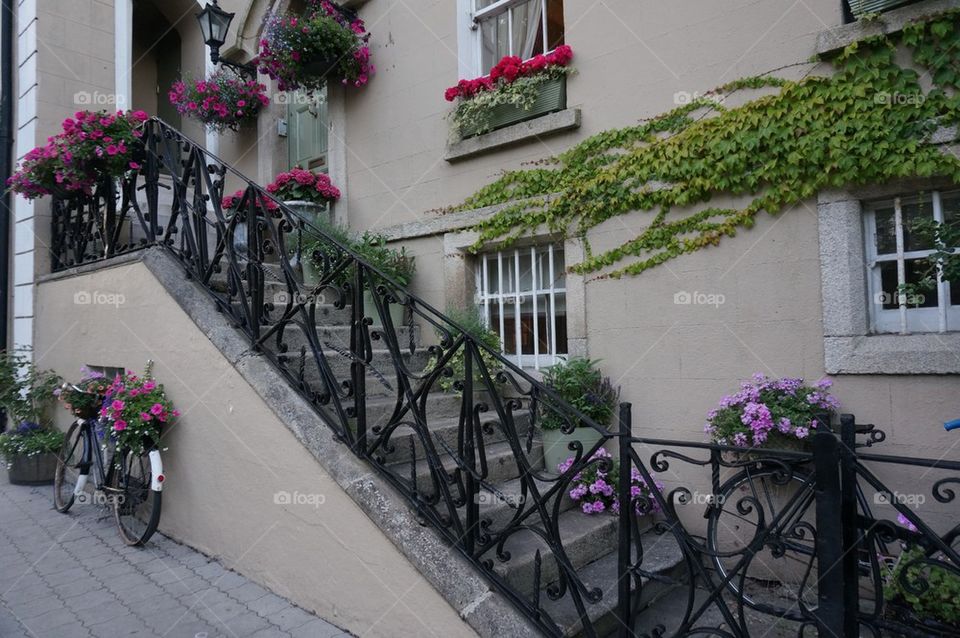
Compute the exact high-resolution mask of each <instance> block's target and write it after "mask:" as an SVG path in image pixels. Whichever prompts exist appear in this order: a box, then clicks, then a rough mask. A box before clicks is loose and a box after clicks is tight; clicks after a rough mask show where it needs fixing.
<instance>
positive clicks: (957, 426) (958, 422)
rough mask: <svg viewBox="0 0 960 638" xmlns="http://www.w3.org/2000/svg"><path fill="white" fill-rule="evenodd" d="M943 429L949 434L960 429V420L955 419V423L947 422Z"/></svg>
mask: <svg viewBox="0 0 960 638" xmlns="http://www.w3.org/2000/svg"><path fill="white" fill-rule="evenodd" d="M943 427H944V428H945V429H946V430H947V432H949V431H950V430H958V429H960V419H954V420H953V421H947V422H946V423H944V424H943Z"/></svg>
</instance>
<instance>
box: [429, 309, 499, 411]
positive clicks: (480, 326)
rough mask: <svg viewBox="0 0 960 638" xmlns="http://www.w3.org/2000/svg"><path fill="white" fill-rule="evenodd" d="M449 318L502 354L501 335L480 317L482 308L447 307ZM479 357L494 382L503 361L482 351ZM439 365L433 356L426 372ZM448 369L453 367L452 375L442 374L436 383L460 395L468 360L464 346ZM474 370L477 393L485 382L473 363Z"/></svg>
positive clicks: (455, 353) (449, 362)
mask: <svg viewBox="0 0 960 638" xmlns="http://www.w3.org/2000/svg"><path fill="white" fill-rule="evenodd" d="M447 316H448V317H450V319H452V320H453V322H454V323H456V324H457V325H459V326H461V327H462V328H463V329H464V331H465V332H466V333H467V334H468V335H470V336H471V337H473V339H474V340H476V341H478V342H480V343H482V344H483V345H485V346H487V347H488V348H490V349H491V350H493V351H494V352H500V351H501V348H500V336H499V335H498V334H497V333H496V332H494V331H493V330H490V329H489V328H488V327H487V325H486V324H485V323H484V321H483V317H481V316H480V310H479V308H477V307H476V306H473V305H470V306H466V307H463V308H447ZM480 357H481V358H482V359H483V364H484V366H485V367H486V368H487V371H488V372H489V373H490V376H491V378H494V381H495V380H496V379H495V375H496V373H497V371H498V370H499V369H500V368H501V365H500V361H499V360H498V359H497V358H496V357H494V356H493V355H492V354H490V353H488V352H487V351H485V350H483V349H481V350H480ZM438 362H439V360H438V358H437V357H435V356H434V357H430V359H429V360H428V361H427V365H426V367H425V368H424V370H428V371H429V370H433V369H434V368H435V367H436V366H437V363H438ZM446 367H448V368H450V370H451V371H452V372H453V375H452V376H446V375H441V376H440V378H439V379H438V380H437V385H439V386H440V389H441V390H443V391H444V392H452V393H456V394H460V390H458V388H457V382H458V381H462V380H463V379H464V377H465V375H466V369H465V368H466V361H465V355H464V349H463V348H462V347H461V348H458V349H457V351H456V352H454V353H453V356H452V357H450V360H449V361H448V362H447V366H446ZM473 370H474V374H473V384H474V389H476V390H478V391H479V390H483V387H482V386H481V385H480V384H481V383H482V378H481V376H480V370H479V367H478V366H477V365H476V364H474V367H473Z"/></svg>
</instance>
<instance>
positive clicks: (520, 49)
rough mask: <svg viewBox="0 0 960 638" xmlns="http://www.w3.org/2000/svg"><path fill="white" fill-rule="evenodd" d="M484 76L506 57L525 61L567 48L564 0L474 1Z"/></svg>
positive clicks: (481, 66)
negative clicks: (538, 55) (517, 57)
mask: <svg viewBox="0 0 960 638" xmlns="http://www.w3.org/2000/svg"><path fill="white" fill-rule="evenodd" d="M472 2H473V24H474V28H475V30H476V32H477V34H478V42H479V46H480V54H479V63H480V69H481V71H480V73H481V74H485V73H487V72H489V71H490V69H491V68H492V67H493V66H494V65H495V64H496V63H497V62H499V61H500V59H501V58H502V57H503V56H505V55H516V56H519V57H521V58H523V59H524V60H526V59H529V58H532V57H533V56H535V55H537V54H540V53H547V52H549V51H552V50H553V49H555V48H557V47H558V46H559V45H561V44H563V0H472Z"/></svg>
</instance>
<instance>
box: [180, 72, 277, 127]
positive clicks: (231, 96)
mask: <svg viewBox="0 0 960 638" xmlns="http://www.w3.org/2000/svg"><path fill="white" fill-rule="evenodd" d="M265 91H266V87H265V86H264V85H263V84H260V83H259V82H257V81H256V80H243V79H241V78H239V77H235V76H233V75H231V74H230V73H229V72H227V71H223V70H218V71H215V72H214V73H213V74H212V75H211V76H210V77H209V78H207V79H205V80H192V81H191V80H187V81H186V82H182V81H177V82H174V83H173V86H172V87H171V88H170V92H169V93H168V97H169V98H170V103H171V104H173V106H174V107H175V108H176V109H177V112H178V113H180V114H181V115H185V116H186V117H192V118H195V119H198V120H200V121H201V122H203V123H204V124H206V125H207V126H209V127H210V128H212V129H215V130H221V131H222V130H226V129H230V130H236V129H238V128H239V127H240V125H241V124H243V123H244V122H248V121H251V120H255V119H256V117H257V114H258V113H259V112H260V109H261V108H263V107H265V106H266V105H268V104H269V103H270V98H268V97H267V94H266V92H265Z"/></svg>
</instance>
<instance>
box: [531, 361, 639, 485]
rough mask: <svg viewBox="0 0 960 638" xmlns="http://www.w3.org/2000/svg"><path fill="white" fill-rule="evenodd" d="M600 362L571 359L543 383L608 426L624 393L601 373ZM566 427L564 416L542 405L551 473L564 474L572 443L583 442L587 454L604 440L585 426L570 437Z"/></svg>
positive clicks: (553, 369) (550, 371)
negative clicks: (562, 469)
mask: <svg viewBox="0 0 960 638" xmlns="http://www.w3.org/2000/svg"><path fill="white" fill-rule="evenodd" d="M596 363H597V362H596V361H591V360H590V359H585V358H582V357H571V358H570V359H568V360H566V361H561V362H560V363H557V364H556V365H553V366H550V367H549V368H547V369H545V370H544V371H543V382H544V384H546V386H547V387H548V388H550V389H551V390H553V391H554V392H555V393H556V394H557V395H558V396H559V397H560V398H561V399H563V400H564V401H566V402H567V403H569V404H570V405H572V406H573V407H575V408H577V409H578V410H580V412H582V413H583V414H584V415H585V416H588V417H590V418H591V419H592V420H593V421H594V422H595V423H597V424H598V425H601V426H608V425H610V423H611V422H612V421H613V415H614V413H615V412H616V408H617V401H618V400H619V397H620V393H619V391H618V390H617V389H616V388H614V387H613V384H612V383H611V382H610V379H609V378H608V377H605V376H603V374H601V372H600V370H599V369H598V368H597V366H596ZM566 426H568V422H567V421H565V420H564V419H563V418H562V417H561V416H560V415H558V414H557V413H556V412H554V411H552V410H550V409H549V408H548V407H546V406H541V408H540V427H541V429H542V430H543V456H544V461H545V462H546V467H547V469H548V470H552V469H554V468H556V469H557V471H561V470H559V468H560V467H561V466H562V465H563V463H565V462H566V460H567V459H568V458H569V457H570V455H571V450H570V447H569V445H570V444H571V443H573V442H575V441H576V442H579V443H580V444H581V445H583V451H584V452H585V453H586V452H589V451H590V449H591V448H592V447H593V446H594V445H596V444H597V443H598V442H599V441H600V440H601V439H602V438H603V436H602V435H601V434H600V432H598V431H597V430H595V429H594V428H592V427H590V426H588V425H585V424H582V423H578V424H577V427H575V428H574V429H573V431H572V432H570V433H569V434H568V433H565V432H564V431H563V429H562V428H564V427H566Z"/></svg>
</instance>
